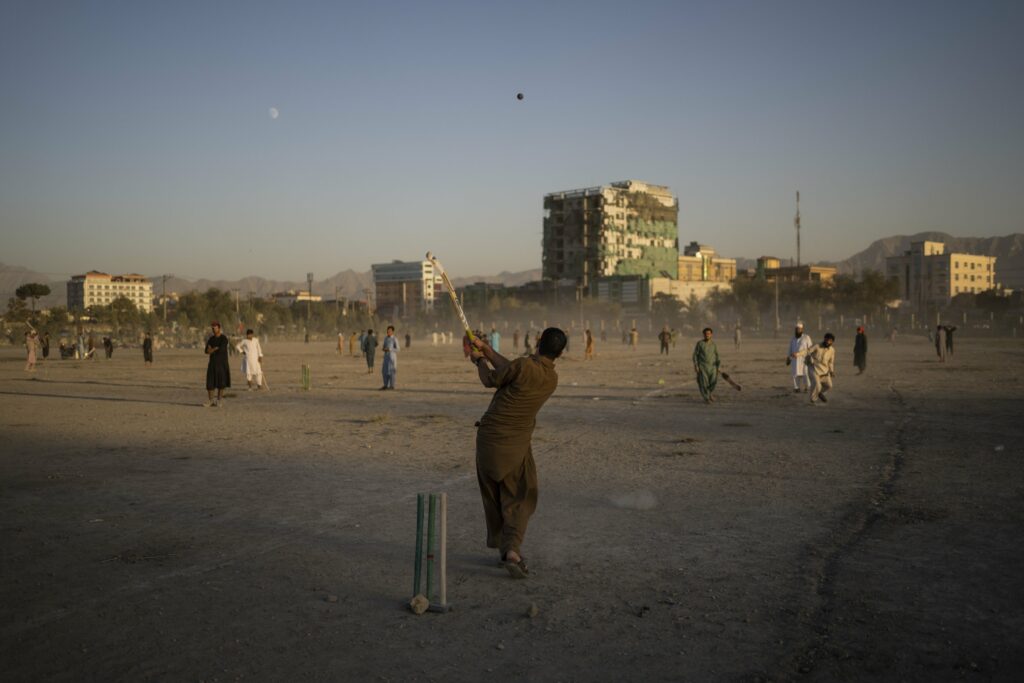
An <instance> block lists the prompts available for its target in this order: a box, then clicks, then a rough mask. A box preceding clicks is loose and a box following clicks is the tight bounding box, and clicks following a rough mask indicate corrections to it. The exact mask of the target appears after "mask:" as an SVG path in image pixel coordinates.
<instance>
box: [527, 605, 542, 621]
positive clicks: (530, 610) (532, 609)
mask: <svg viewBox="0 0 1024 683" xmlns="http://www.w3.org/2000/svg"><path fill="white" fill-rule="evenodd" d="M538 614H540V608H539V607H537V603H535V602H531V603H530V606H529V607H527V608H526V616H528V617H530V618H531V619H533V618H534V617H536V616H537V615H538Z"/></svg>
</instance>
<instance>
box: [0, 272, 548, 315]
mask: <svg viewBox="0 0 1024 683" xmlns="http://www.w3.org/2000/svg"><path fill="white" fill-rule="evenodd" d="M83 272H84V271H83ZM540 272H541V271H540V268H534V269H532V270H523V271H519V272H515V273H512V272H509V271H502V272H501V273H498V274H497V275H470V276H468V277H456V278H452V284H454V285H455V286H456V287H461V286H462V285H466V284H472V283H474V282H488V283H492V284H493V283H503V284H505V285H508V286H516V285H521V284H523V283H526V282H531V281H533V280H539V279H540ZM150 277H151V278H152V280H153V293H154V294H157V295H159V294H160V293H161V292H162V291H163V288H164V283H163V281H162V280H161V279H160V277H159V276H150ZM28 282H39V283H43V284H48V285H49V286H50V290H51V293H50V296H48V297H45V298H43V299H40V300H39V306H40V307H42V308H45V307H47V306H65V305H67V286H66V285H67V280H51V279H50V278H49V277H48V276H46V275H44V274H42V273H39V272H36V271H34V270H31V269H29V268H25V267H23V266H9V265H6V264H3V263H0V297H2V298H0V305H2V306H6V303H7V299H8V298H10V297H12V296H14V292H15V290H17V289H18V287H20V286H21V285H23V284H26V283H28ZM211 287H215V288H217V289H220V290H223V291H228V292H230V291H232V290H235V289H237V290H238V291H239V295H240V296H241V297H242V298H243V299H244V298H247V297H248V296H249V295H250V294H251V295H252V296H254V297H263V296H267V295H270V294H274V293H275V292H285V291H288V290H289V289H295V290H299V289H302V290H304V289H306V281H305V280H268V279H266V278H263V277H259V276H256V275H251V276H249V277H244V278H242V279H240V280H211V279H205V278H204V279H201V280H186V279H183V278H177V277H171V278H167V283H166V289H167V292H168V293H170V292H174V293H176V294H184V293H186V292H192V291H200V292H204V291H206V290H207V289H210V288H211ZM372 287H373V275H372V273H371V271H366V272H363V273H357V272H356V271H354V270H351V269H349V270H343V271H341V272H339V273H337V274H335V275H333V276H331V277H329V278H326V279H323V280H314V281H313V292H314V293H315V294H319V295H320V296H322V297H324V298H325V299H333V298H334V295H335V292H337V294H338V296H340V297H344V298H346V299H364V298H365V297H366V295H365V293H364V290H366V289H369V288H372Z"/></svg>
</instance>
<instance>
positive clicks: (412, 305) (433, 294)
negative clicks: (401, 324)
mask: <svg viewBox="0 0 1024 683" xmlns="http://www.w3.org/2000/svg"><path fill="white" fill-rule="evenodd" d="M370 269H371V270H372V272H373V288H374V293H375V296H376V302H375V306H374V308H375V309H376V310H377V311H379V312H380V313H381V314H382V315H396V316H401V317H404V316H406V315H407V314H409V313H412V312H414V311H416V310H430V309H432V308H433V307H434V301H435V300H436V299H437V296H438V295H439V293H441V288H442V287H443V284H442V282H441V276H440V275H438V274H436V273H435V272H434V264H433V263H431V262H430V261H392V262H391V263H375V264H373V265H372V266H371V267H370Z"/></svg>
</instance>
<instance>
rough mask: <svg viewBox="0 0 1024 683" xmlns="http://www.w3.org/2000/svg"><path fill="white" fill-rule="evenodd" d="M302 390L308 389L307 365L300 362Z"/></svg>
mask: <svg viewBox="0 0 1024 683" xmlns="http://www.w3.org/2000/svg"><path fill="white" fill-rule="evenodd" d="M302 390H303V391H309V366H308V365H306V364H305V363H303V364H302Z"/></svg>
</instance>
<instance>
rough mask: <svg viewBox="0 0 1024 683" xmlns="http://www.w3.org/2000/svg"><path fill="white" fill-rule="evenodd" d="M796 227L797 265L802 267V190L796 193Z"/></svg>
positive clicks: (794, 222)
mask: <svg viewBox="0 0 1024 683" xmlns="http://www.w3.org/2000/svg"><path fill="white" fill-rule="evenodd" d="M793 225H795V226H796V265H797V267H798V268H799V267H800V190H797V191H796V218H794V219H793Z"/></svg>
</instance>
